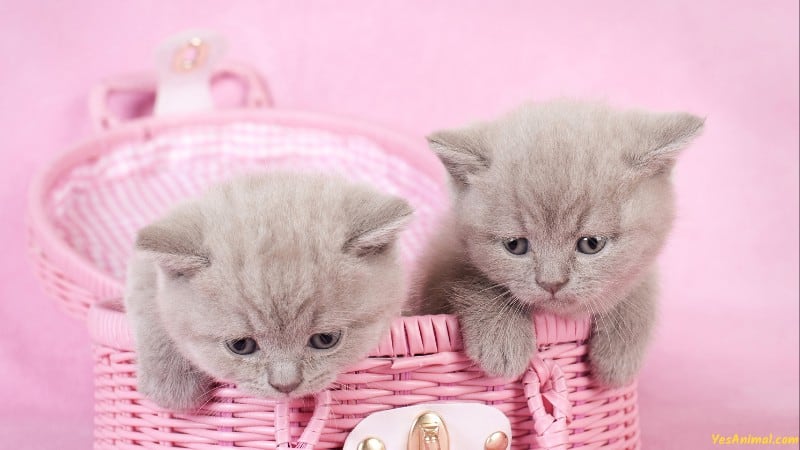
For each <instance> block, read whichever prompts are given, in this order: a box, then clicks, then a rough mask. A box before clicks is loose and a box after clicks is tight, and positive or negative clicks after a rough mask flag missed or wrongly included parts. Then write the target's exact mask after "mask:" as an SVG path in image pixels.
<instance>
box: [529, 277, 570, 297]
mask: <svg viewBox="0 0 800 450" xmlns="http://www.w3.org/2000/svg"><path fill="white" fill-rule="evenodd" d="M567 281H569V280H561V281H539V280H536V284H538V285H539V286H541V287H542V289H544V290H546V291H549V292H550V293H551V294H555V293H556V292H558V290H559V289H561V287H562V286H564V285H565V284H567Z"/></svg>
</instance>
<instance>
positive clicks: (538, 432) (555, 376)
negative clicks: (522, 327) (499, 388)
mask: <svg viewBox="0 0 800 450" xmlns="http://www.w3.org/2000/svg"><path fill="white" fill-rule="evenodd" d="M522 385H523V389H524V391H525V398H527V399H528V408H529V409H530V411H531V416H532V417H533V428H534V432H535V439H536V443H537V448H538V447H541V448H546V449H553V450H556V449H558V450H561V449H566V448H567V445H568V444H569V432H568V430H567V423H568V422H569V421H570V420H571V413H570V408H571V404H570V402H569V398H567V394H568V389H567V379H566V378H565V377H564V371H563V370H562V369H561V366H559V365H558V364H556V363H555V362H553V361H552V360H542V359H541V358H540V357H539V356H538V355H536V356H535V357H534V358H533V359H532V360H531V365H530V367H529V368H528V371H527V372H526V373H525V375H524V376H523V377H522ZM544 400H547V402H548V404H549V405H547V406H546V405H545V402H544Z"/></svg>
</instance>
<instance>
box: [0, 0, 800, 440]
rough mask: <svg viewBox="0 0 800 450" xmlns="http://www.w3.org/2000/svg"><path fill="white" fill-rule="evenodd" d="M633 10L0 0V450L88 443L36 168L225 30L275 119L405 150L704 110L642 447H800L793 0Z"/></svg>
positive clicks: (70, 327) (79, 373) (79, 339)
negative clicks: (377, 131)
mask: <svg viewBox="0 0 800 450" xmlns="http://www.w3.org/2000/svg"><path fill="white" fill-rule="evenodd" d="M646 3H647V5H644V4H643V3H640V2H634V1H630V2H621V1H611V2H608V1H606V2H596V3H592V2H567V3H566V4H563V5H561V6H555V5H550V4H548V3H546V2H509V1H507V2H493V4H492V5H491V6H489V5H488V2H486V4H479V3H477V2H459V1H442V2H437V3H433V2H391V3H390V2H380V3H379V2H370V1H364V2H358V1H350V2H344V3H342V2H314V3H312V2H310V1H300V2H291V3H288V2H285V3H280V2H275V1H270V2H261V1H259V2H257V1H240V2H235V3H233V2H231V3H226V4H223V3H222V2H197V1H172V2H161V1H146V2H144V1H143V2H105V1H73V2H55V1H50V2H47V1H43V2H14V3H12V2H10V1H3V2H2V3H0V30H2V31H0V67H2V72H0V73H1V74H0V80H2V86H3V94H2V103H1V104H0V130H2V132H1V133H0V171H2V172H0V175H1V176H2V179H3V182H2V183H0V193H1V194H2V204H3V209H4V211H3V220H2V222H0V237H1V238H2V248H3V251H2V253H0V273H2V302H0V317H1V319H0V320H2V324H3V325H2V328H0V399H2V401H0V436H1V437H0V448H9V449H16V448H23V447H24V448H28V449H51V448H59V449H67V450H70V449H80V448H89V447H90V445H91V433H92V424H91V421H92V380H91V359H90V353H89V342H88V339H87V335H86V331H85V329H84V325H83V324H82V323H79V322H77V321H75V320H72V319H68V318H66V317H65V316H64V315H63V314H62V312H61V311H60V310H58V309H57V308H56V306H55V303H54V302H53V301H51V300H50V299H48V298H46V297H45V296H44V295H43V294H42V292H41V290H40V288H39V286H38V282H37V280H36V279H35V278H34V276H33V275H32V271H31V269H30V267H29V264H28V260H27V256H26V254H25V239H24V221H23V217H24V210H25V207H26V205H25V202H26V199H25V193H26V189H27V186H28V183H29V181H30V179H31V176H32V174H33V173H34V171H35V170H37V169H39V168H41V167H42V166H44V165H45V164H47V162H48V161H50V160H51V159H52V158H53V156H54V155H56V154H57V153H58V152H60V151H62V150H63V149H64V148H65V147H66V146H68V145H70V144H72V143H74V142H76V141H77V140H79V139H83V138H85V137H87V136H88V135H89V132H90V129H89V126H88V122H87V117H86V115H87V109H86V101H85V96H86V93H87V90H88V89H89V88H90V87H91V86H92V85H93V84H94V83H96V82H97V81H98V79H100V78H102V77H105V76H107V75H112V74H117V73H120V72H128V71H131V70H146V69H148V68H149V63H150V61H151V52H152V50H153V49H154V47H155V45H156V44H157V43H158V42H159V41H160V40H161V39H162V38H163V37H165V36H166V35H169V34H171V33H173V32H175V31H179V30H182V29H185V28H190V27H192V28H193V27H204V28H212V29H216V30H218V31H220V32H221V33H222V34H224V35H226V36H227V37H228V40H229V43H230V47H231V53H232V56H233V57H234V58H237V59H241V60H248V61H250V62H252V63H253V64H254V65H256V66H257V67H259V68H260V69H261V71H262V73H263V74H264V75H265V76H266V77H267V79H268V80H269V82H270V85H271V88H272V91H273V94H274V97H275V99H276V103H277V105H279V106H280V107H285V108H291V109H303V110H313V111H321V112H327V113H333V114H344V115H350V116H355V117H359V118H365V119H369V120H371V121H373V122H377V123H379V124H385V125H389V126H391V127H393V128H395V129H397V130H399V131H403V132H406V133H409V134H412V135H415V136H418V137H420V138H421V136H423V135H424V134H426V133H428V132H430V131H431V130H433V129H435V128H439V127H446V126H454V125H459V124H462V123H465V122H467V121H470V120H473V119H478V118H486V117H491V116H493V115H495V114H497V113H499V112H502V111H504V110H507V109H509V108H511V107H513V106H514V105H516V104H518V103H520V102H521V101H523V100H525V99H546V98H551V97H554V96H560V95H568V96H577V97H591V98H601V99H608V100H609V101H611V102H612V103H614V104H617V105H621V106H641V107H645V108H650V109H655V110H688V111H691V112H694V113H697V114H701V115H705V116H707V117H708V120H707V123H706V132H705V135H704V136H702V137H701V138H700V139H699V140H698V141H697V143H696V145H694V146H692V147H691V148H690V149H689V150H688V151H687V152H686V153H685V155H684V156H683V157H682V159H681V161H680V163H679V165H678V167H677V170H676V174H675V183H676V185H677V189H678V194H679V211H680V217H679V219H678V222H677V224H676V227H675V231H674V234H673V236H672V239H671V241H670V243H669V246H668V249H667V250H666V252H665V253H664V254H663V256H662V258H661V266H662V268H663V285H664V289H663V296H662V310H663V311H662V317H661V323H660V327H659V330H658V333H657V338H656V340H655V342H654V345H653V347H652V351H651V352H650V354H649V357H648V360H647V363H646V367H645V368H644V371H643V373H642V376H641V410H642V428H643V437H644V443H645V448H646V449H700V448H710V447H713V446H712V443H711V434H712V433H721V434H733V433H739V434H745V435H746V434H748V433H752V434H763V433H774V434H776V435H781V434H783V435H786V434H791V435H797V433H798V353H799V351H798V4H797V2H796V1H795V0H787V1H777V0H776V1H770V2H744V1H740V2H731V1H723V0H720V1H703V2H697V1H690V0H681V1H671V2H660V3H658V4H656V3H655V2H646ZM223 5H224V6H223ZM784 448H786V447H784Z"/></svg>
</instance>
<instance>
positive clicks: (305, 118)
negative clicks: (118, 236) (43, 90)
mask: <svg viewBox="0 0 800 450" xmlns="http://www.w3.org/2000/svg"><path fill="white" fill-rule="evenodd" d="M235 122H262V123H269V124H274V125H282V126H287V127H293V126H294V127H303V126H305V127H309V128H317V129H320V130H324V131H329V132H332V133H338V134H355V135H359V136H362V137H365V138H367V139H370V140H372V141H373V142H375V143H376V144H377V145H378V146H379V147H380V148H381V149H382V150H383V151H385V152H386V153H387V154H391V155H395V156H398V157H400V158H401V159H403V160H404V161H405V162H406V163H408V164H409V165H410V166H411V167H413V168H414V169H415V170H418V171H420V172H422V173H424V174H426V175H427V176H429V177H431V178H432V179H433V180H435V181H436V182H437V183H440V184H442V185H445V184H446V183H445V180H446V177H445V169H444V167H443V166H442V164H441V162H440V161H439V159H438V158H437V157H436V156H435V155H434V153H433V152H431V151H427V147H426V146H425V145H424V141H423V140H418V139H414V138H412V137H410V136H407V135H404V134H402V133H399V132H397V131H394V130H391V129H388V128H385V127H383V126H381V125H377V124H374V123H370V122H368V121H363V120H361V119H355V118H350V117H345V116H334V115H329V114H324V113H315V112H307V111H296V110H289V109H271V108H270V109H266V108H265V109H232V110H220V111H210V112H204V113H199V114H185V115H176V116H170V117H147V118H141V119H137V120H132V121H129V122H125V123H122V124H120V125H119V126H115V127H114V128H112V129H111V130H108V131H102V132H95V133H93V134H92V135H91V136H90V137H88V138H85V139H83V140H81V141H79V142H78V143H77V144H75V145H73V146H71V147H68V149H67V150H66V151H64V152H63V153H61V154H60V155H58V156H57V157H56V158H55V159H54V160H52V161H51V162H50V163H48V164H47V165H46V166H44V167H43V168H41V169H39V170H38V171H37V172H36V174H35V175H34V177H33V179H32V181H31V184H30V187H29V189H28V199H27V203H28V213H27V216H28V226H29V228H30V231H31V235H32V236H34V238H35V239H38V240H39V243H38V244H39V245H41V247H42V248H44V249H46V250H47V251H48V252H51V253H52V254H53V255H54V259H58V260H60V261H63V262H64V264H65V265H67V266H69V267H70V270H71V271H72V272H73V273H76V274H77V275H76V276H75V277H74V278H76V279H78V280H85V279H91V280H93V281H94V282H96V283H97V284H99V285H100V286H103V287H104V288H107V291H117V292H121V289H122V288H123V283H122V282H121V281H119V280H116V279H114V278H113V277H112V276H110V275H109V274H107V273H104V272H103V271H101V270H100V269H98V268H97V267H95V266H94V265H92V263H91V262H90V261H89V260H88V259H86V258H85V257H84V256H82V255H80V254H79V253H77V252H76V251H75V250H74V249H73V248H72V247H70V246H68V245H67V244H66V243H65V242H64V241H63V240H61V239H59V238H58V234H57V232H56V228H55V226H54V224H53V223H52V222H51V221H50V220H49V218H48V214H47V212H46V210H45V204H46V198H47V195H48V194H49V193H50V192H51V189H52V188H53V186H54V185H55V184H56V182H57V180H58V178H59V177H60V176H61V175H62V174H63V173H64V172H66V171H69V170H72V169H73V168H74V167H75V166H77V165H80V164H83V163H85V162H89V161H91V160H92V159H94V158H97V157H99V156H102V155H106V154H109V153H112V151H113V149H114V148H115V144H117V143H122V142H129V141H135V140H147V139H150V138H151V137H152V136H154V135H157V134H160V133H162V132H165V131H171V130H175V129H180V128H182V127H186V126H198V125H225V124H230V123H235ZM98 144H99V145H98Z"/></svg>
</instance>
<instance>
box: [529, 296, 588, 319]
mask: <svg viewBox="0 0 800 450" xmlns="http://www.w3.org/2000/svg"><path fill="white" fill-rule="evenodd" d="M534 305H535V308H536V309H538V310H539V311H542V312H549V313H553V314H572V313H575V312H578V311H580V309H581V305H580V302H579V301H578V299H576V298H574V297H566V296H556V295H553V294H549V295H546V296H543V297H542V298H540V299H537V301H535V302H534Z"/></svg>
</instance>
